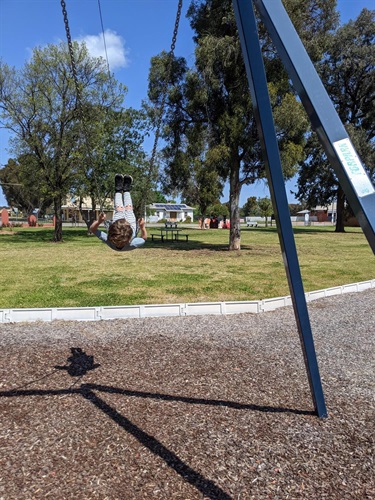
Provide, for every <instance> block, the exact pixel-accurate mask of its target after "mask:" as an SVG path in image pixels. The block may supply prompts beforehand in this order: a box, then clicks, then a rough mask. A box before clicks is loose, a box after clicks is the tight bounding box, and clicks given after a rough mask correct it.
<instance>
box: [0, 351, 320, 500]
mask: <svg viewBox="0 0 375 500" xmlns="http://www.w3.org/2000/svg"><path fill="white" fill-rule="evenodd" d="M70 351H71V355H70V356H69V357H68V358H67V364H65V365H63V366H59V365H57V366H55V367H54V368H55V370H66V371H67V373H68V374H69V375H70V376H71V377H78V379H77V380H76V381H75V382H74V383H73V385H72V386H71V387H70V388H68V389H46V390H44V389H23V387H26V386H28V385H30V384H32V383H34V382H36V381H40V380H42V379H45V378H47V377H48V376H50V375H51V374H53V373H54V372H55V370H54V371H52V372H49V373H47V374H46V375H44V376H43V377H41V378H39V379H38V380H33V381H31V382H29V383H27V384H25V385H23V386H21V387H18V388H16V389H12V390H9V391H0V398H1V397H3V398H7V397H27V396H56V395H68V394H70V395H71V394H75V395H79V396H82V397H83V398H84V399H85V400H87V401H89V402H90V403H92V404H93V405H94V406H95V407H96V408H98V409H99V410H100V411H102V412H103V413H104V414H105V415H106V416H107V417H109V418H110V419H111V420H113V422H115V423H116V424H117V425H118V426H119V427H121V428H122V429H124V430H125V431H126V432H128V433H129V434H131V435H132V436H133V437H135V438H136V439H137V440H138V442H139V443H140V444H142V445H143V446H144V447H145V448H147V449H148V450H149V451H151V452H152V453H153V454H154V455H156V456H159V457H160V458H161V459H163V460H164V461H165V463H166V464H167V465H168V466H169V467H170V468H171V469H173V470H174V471H175V472H176V473H177V474H179V475H180V476H181V477H182V478H183V479H184V480H185V481H187V482H189V483H190V484H191V485H192V486H194V487H195V488H197V490H198V491H200V492H201V493H202V494H203V495H205V496H206V497H207V498H209V499H212V500H213V499H220V500H230V499H231V498H232V497H231V496H229V495H228V494H227V493H225V492H224V491H223V490H222V489H221V488H220V487H219V486H217V485H216V484H215V483H214V482H213V481H211V480H209V479H206V478H205V477H204V476H202V475H201V474H200V473H199V472H197V471H195V470H194V469H193V468H191V467H189V466H188V465H187V464H186V463H185V462H183V461H182V460H181V459H180V458H179V457H178V456H177V455H176V454H175V453H174V452H172V451H171V450H169V449H168V448H167V447H166V446H164V445H163V444H162V443H161V442H160V441H158V440H157V439H155V438H154V437H153V436H151V435H150V434H148V433H146V432H145V431H143V430H142V429H141V428H140V427H138V426H137V425H135V424H134V423H133V422H131V421H130V420H129V419H128V418H126V417H125V416H124V415H122V414H121V413H119V412H118V411H117V410H116V409H115V408H113V407H112V406H110V405H109V404H108V403H106V402H105V401H104V400H103V399H102V398H101V397H99V396H98V395H97V394H96V393H95V392H94V391H99V392H102V393H107V394H108V393H110V394H118V395H124V396H133V397H137V398H146V399H156V400H163V401H177V402H182V403H185V404H186V403H187V404H192V405H208V406H221V407H227V408H234V409H237V410H250V411H258V412H265V413H293V414H297V415H315V412H313V411H307V410H299V409H293V408H284V407H275V406H261V405H255V404H242V403H238V402H236V401H226V400H212V399H204V398H192V397H185V396H173V395H170V394H161V393H153V392H143V391H132V390H128V389H123V388H119V387H112V386H108V385H100V384H81V386H80V387H76V388H73V387H74V386H75V385H76V384H77V383H78V382H79V381H80V380H81V379H82V377H83V376H84V375H86V374H87V373H88V372H89V371H91V370H94V369H96V368H98V367H100V364H99V363H94V356H92V355H90V356H89V355H87V354H86V353H85V352H84V351H83V350H82V349H81V348H79V347H71V348H70Z"/></svg>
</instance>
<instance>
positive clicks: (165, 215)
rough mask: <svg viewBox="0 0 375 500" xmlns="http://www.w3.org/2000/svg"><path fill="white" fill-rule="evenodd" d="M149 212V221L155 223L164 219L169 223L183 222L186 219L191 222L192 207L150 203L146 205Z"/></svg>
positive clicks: (182, 204)
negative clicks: (188, 218)
mask: <svg viewBox="0 0 375 500" xmlns="http://www.w3.org/2000/svg"><path fill="white" fill-rule="evenodd" d="M147 208H148V209H149V211H150V212H151V214H152V215H151V216H150V221H153V222H157V221H159V220H162V219H166V220H168V221H170V222H184V221H185V220H186V219H187V217H190V219H191V220H193V211H194V208H193V207H189V206H188V205H186V204H185V203H180V204H178V203H152V204H151V205H147Z"/></svg>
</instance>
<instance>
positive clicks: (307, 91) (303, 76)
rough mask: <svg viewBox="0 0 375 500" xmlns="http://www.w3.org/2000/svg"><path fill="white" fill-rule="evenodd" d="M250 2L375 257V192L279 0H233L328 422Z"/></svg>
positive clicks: (308, 352)
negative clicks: (291, 83) (288, 77)
mask: <svg viewBox="0 0 375 500" xmlns="http://www.w3.org/2000/svg"><path fill="white" fill-rule="evenodd" d="M253 3H254V4H255V5H256V7H257V9H258V11H259V14H260V17H261V21H262V22H263V23H264V25H265V26H266V28H267V30H268V32H269V35H270V36H271V38H272V40H273V42H274V44H275V46H276V49H277V51H278V53H279V55H280V57H281V59H282V61H283V63H284V66H285V68H286V70H287V71H288V73H289V76H290V78H291V80H292V82H293V85H294V87H295V89H296V91H297V92H298V94H299V97H300V99H301V101H302V104H303V105H304V107H305V109H306V111H307V113H308V115H309V118H310V121H311V124H312V126H313V128H314V129H315V130H316V132H317V134H318V137H319V139H320V142H321V143H322V146H323V147H324V149H325V151H326V154H327V157H328V158H329V160H330V162H331V164H332V166H333V168H334V170H335V172H336V175H337V177H338V179H339V182H340V184H341V186H342V188H343V190H344V192H345V195H346V197H347V198H348V200H349V203H350V205H351V207H352V209H353V210H354V213H355V215H356V216H357V218H358V221H359V223H360V224H361V227H362V229H363V231H364V234H365V235H366V237H367V239H368V241H369V244H370V246H371V248H372V250H373V251H374V253H375V189H374V187H373V185H372V183H371V181H370V179H369V178H368V176H367V174H366V172H365V170H364V168H363V166H362V164H361V162H360V160H359V158H358V156H357V154H356V152H355V149H354V147H353V145H352V143H351V141H350V139H349V137H348V134H347V132H346V130H345V127H344V126H343V124H342V122H341V120H340V118H339V117H338V115H337V113H336V110H335V108H334V106H333V104H332V101H331V100H330V98H329V96H328V94H327V92H326V90H325V88H324V86H323V85H322V82H321V80H320V78H319V76H318V74H317V73H316V71H315V68H314V66H313V64H312V62H311V60H310V58H309V56H308V54H307V52H306V50H305V48H304V46H303V44H302V42H301V40H300V38H299V36H298V34H297V32H296V31H295V29H294V27H293V24H292V23H291V21H290V18H289V16H288V14H287V12H286V11H285V9H284V7H283V5H282V3H281V0H233V6H234V11H235V16H236V21H237V27H238V31H239V35H240V40H241V47H242V54H243V58H244V62H245V66H246V72H247V76H248V81H249V86H250V92H251V96H252V101H253V105H254V113H255V118H256V121H257V126H258V132H259V136H260V140H261V144H262V150H263V155H264V159H265V165H266V171H267V177H268V182H269V187H270V192H271V198H272V204H273V209H274V213H275V219H276V223H277V230H278V234H279V240H280V246H281V250H282V255H283V260H284V266H285V270H286V275H287V279H288V283H289V289H290V292H291V298H292V302H293V307H294V314H295V317H296V321H297V327H298V332H299V336H300V340H301V345H302V350H303V355H304V359H305V365H306V371H307V375H308V380H309V384H310V389H311V394H312V399H313V403H314V407H315V411H316V413H317V415H318V416H319V417H320V418H324V417H327V409H326V405H325V401H324V394H323V389H322V384H321V378H320V374H319V368H318V362H317V358H316V352H315V347H314V341H313V336H312V331H311V325H310V319H309V314H308V310H307V303H306V298H305V293H304V289H303V283H302V277H301V272H300V267H299V263H298V256H297V250H296V245H295V241H294V234H293V228H292V224H291V220H290V215H289V208H288V200H287V195H286V190H285V184H284V178H283V173H282V168H281V161H280V154H279V149H278V144H277V138H276V131H275V126H274V122H273V116H272V109H271V103H270V98H269V94H268V88H267V80H266V75H265V70H264V64H263V59H262V53H261V48H260V43H259V36H258V30H257V24H256V19H255V14H254V8H253Z"/></svg>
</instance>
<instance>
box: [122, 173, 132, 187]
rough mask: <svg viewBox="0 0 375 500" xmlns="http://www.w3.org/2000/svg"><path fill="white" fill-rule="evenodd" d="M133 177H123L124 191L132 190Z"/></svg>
mask: <svg viewBox="0 0 375 500" xmlns="http://www.w3.org/2000/svg"><path fill="white" fill-rule="evenodd" d="M132 182H133V177H132V176H131V175H124V188H123V189H124V191H130V190H131V188H132Z"/></svg>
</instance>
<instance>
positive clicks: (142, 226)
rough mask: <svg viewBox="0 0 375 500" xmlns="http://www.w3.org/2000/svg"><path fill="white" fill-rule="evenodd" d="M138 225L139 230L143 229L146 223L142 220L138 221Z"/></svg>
mask: <svg viewBox="0 0 375 500" xmlns="http://www.w3.org/2000/svg"><path fill="white" fill-rule="evenodd" d="M138 224H139V227H140V228H141V229H143V228H144V227H145V224H146V222H145V220H144V219H138Z"/></svg>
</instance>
